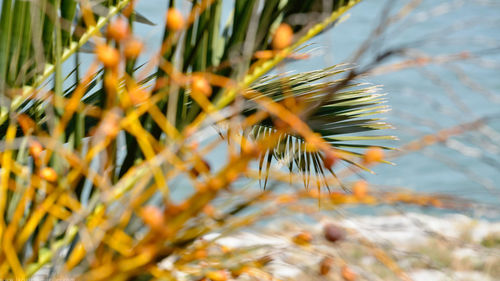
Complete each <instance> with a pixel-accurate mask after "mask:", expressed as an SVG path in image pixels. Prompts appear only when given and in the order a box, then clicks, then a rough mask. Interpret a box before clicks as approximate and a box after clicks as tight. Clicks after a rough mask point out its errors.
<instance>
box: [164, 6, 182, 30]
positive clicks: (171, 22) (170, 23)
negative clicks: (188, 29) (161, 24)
mask: <svg viewBox="0 0 500 281" xmlns="http://www.w3.org/2000/svg"><path fill="white" fill-rule="evenodd" d="M183 27H184V16H183V15H182V14H181V12H179V10H177V9H175V8H170V9H168V11H167V28H168V29H170V30H172V31H179V30H181V29H182V28H183Z"/></svg>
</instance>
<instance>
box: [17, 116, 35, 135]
mask: <svg viewBox="0 0 500 281" xmlns="http://www.w3.org/2000/svg"><path fill="white" fill-rule="evenodd" d="M17 122H18V123H19V125H20V126H21V129H22V130H23V132H24V134H25V135H26V134H28V133H30V132H31V131H32V130H33V129H34V128H35V121H33V120H32V119H31V118H30V117H29V116H28V115H26V114H24V113H21V114H19V116H17Z"/></svg>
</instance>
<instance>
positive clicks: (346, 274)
mask: <svg viewBox="0 0 500 281" xmlns="http://www.w3.org/2000/svg"><path fill="white" fill-rule="evenodd" d="M341 275H342V278H344V280H345V281H355V280H356V277H357V276H356V273H354V271H352V270H351V269H350V268H349V267H348V266H346V265H345V266H343V267H342V269H341Z"/></svg>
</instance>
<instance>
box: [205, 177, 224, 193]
mask: <svg viewBox="0 0 500 281" xmlns="http://www.w3.org/2000/svg"><path fill="white" fill-rule="evenodd" d="M207 185H208V188H209V189H211V190H219V189H221V188H222V187H224V181H223V180H222V179H220V178H218V177H215V178H211V179H210V180H209V181H208V183H207Z"/></svg>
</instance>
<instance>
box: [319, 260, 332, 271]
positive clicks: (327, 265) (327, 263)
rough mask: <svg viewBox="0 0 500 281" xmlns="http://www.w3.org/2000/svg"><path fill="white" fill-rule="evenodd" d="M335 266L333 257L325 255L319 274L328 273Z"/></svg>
mask: <svg viewBox="0 0 500 281" xmlns="http://www.w3.org/2000/svg"><path fill="white" fill-rule="evenodd" d="M332 266H333V259H332V258H330V257H325V258H323V259H322V260H321V263H320V264H319V274H320V275H327V274H328V273H329V272H330V270H331V269H332Z"/></svg>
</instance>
